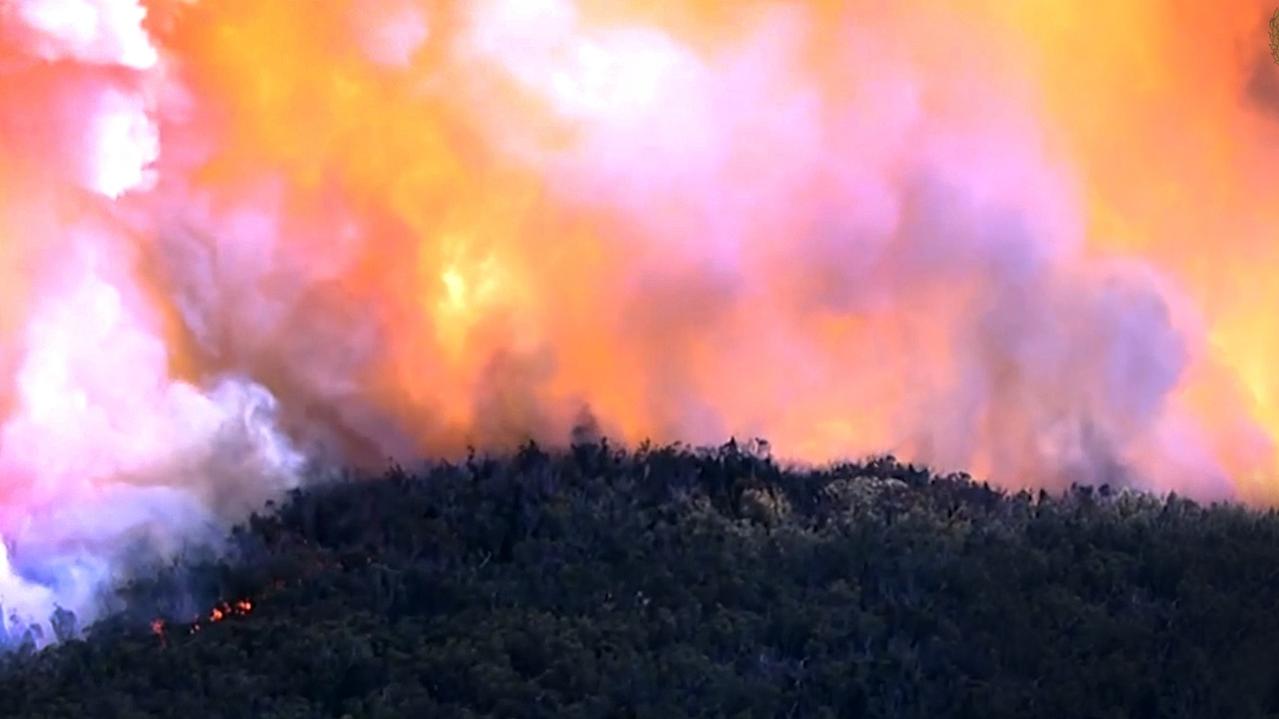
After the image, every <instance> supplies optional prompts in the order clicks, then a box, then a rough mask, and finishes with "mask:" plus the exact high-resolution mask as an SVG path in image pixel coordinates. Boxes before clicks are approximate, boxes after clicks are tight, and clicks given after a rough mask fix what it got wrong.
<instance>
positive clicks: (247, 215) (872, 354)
mask: <svg viewBox="0 0 1279 719" xmlns="http://www.w3.org/2000/svg"><path fill="white" fill-rule="evenodd" d="M1271 14H1272V8H1269V7H1267V6H1266V5H1265V4H1264V3H1260V2H1252V1H1249V0H1229V1H1224V2H1221V3H1217V4H1214V5H1211V6H1210V5H1206V4H1205V5H1202V6H1191V5H1187V4H1174V5H1170V4H1168V3H1164V2H1157V1H1156V0H1149V1H1147V0H1130V1H1129V2H1125V3H1118V4H1112V5H1109V6H1106V7H1095V6H1090V5H1087V4H1080V3H1077V2H1067V1H1066V0H1036V2H1032V3H1006V2H995V1H993V0H970V1H966V2H963V3H958V4H951V5H947V6H946V7H942V6H939V5H938V4H936V3H925V2H920V3H892V4H888V5H885V4H884V3H872V2H818V1H814V2H809V3H807V4H800V3H782V2H770V1H767V0H747V1H745V2H736V3H721V2H689V1H688V0H681V1H680V2H651V1H648V2H639V1H638V0H635V1H627V0H610V1H609V2H603V1H595V0H579V1H577V2H574V1H572V0H474V1H473V2H449V1H446V0H360V1H358V2H357V1H356V0H333V1H332V2H323V3H317V2H302V1H301V0H281V1H279V2H262V1H261V0H219V1H218V2H212V1H211V0H150V1H148V2H143V3H141V4H139V3H138V2H136V0H9V1H8V2H7V3H0V75H2V76H3V79H4V83H3V85H2V87H3V89H0V133H2V134H0V233H3V234H0V238H2V239H0V300H2V302H0V375H2V376H3V377H4V379H5V381H4V383H3V385H2V386H3V391H2V392H0V410H2V411H3V412H4V416H5V417H6V419H5V423H4V426H3V430H2V433H3V434H2V435H0V442H2V443H0V483H2V484H0V491H2V492H3V498H4V502H3V506H0V534H2V535H3V536H4V537H5V539H6V542H7V543H8V544H9V545H10V551H11V554H12V556H13V560H14V568H13V569H12V570H11V571H10V572H9V573H8V574H9V579H7V580H6V581H7V582H8V584H6V585H5V586H7V587H9V588H8V589H4V588H3V587H0V589H4V591H5V592H10V593H17V594H21V595H22V596H24V597H26V599H24V600H23V601H25V602H27V604H29V605H31V606H40V605H41V604H42V603H47V602H48V601H49V596H50V595H53V596H57V597H60V598H62V599H63V601H64V604H65V603H66V596H67V594H68V593H77V592H78V593H84V592H86V591H87V590H86V589H85V587H86V586H95V584H94V582H89V583H88V584H87V585H86V580H85V579H84V577H86V576H92V577H98V578H100V577H103V576H110V575H111V573H112V572H113V571H114V570H115V568H116V566H117V555H118V554H119V552H120V547H121V546H122V544H123V543H124V542H125V540H124V537H126V536H127V537H134V536H136V535H137V534H138V533H142V534H144V535H146V536H148V537H150V539H151V540H152V541H155V540H159V541H161V543H162V544H163V542H165V541H168V542H176V541H178V540H179V539H182V538H187V537H189V536H190V532H191V531H194V530H193V529H192V527H197V526H198V527H204V526H208V524H209V523H210V522H216V521H221V520H225V519H226V518H233V517H235V516H238V515H237V513H238V512H242V511H243V509H244V508H245V507H247V506H253V505H254V504H255V503H257V502H260V501H261V500H262V499H263V498H264V497H266V496H270V494H271V493H272V492H275V491H278V490H279V489H280V488H282V487H287V486H291V485H292V484H293V483H295V482H296V481H297V472H298V468H299V467H300V463H301V461H302V458H303V457H304V456H306V455H308V454H311V455H316V454H320V453H322V452H324V451H332V452H335V453H336V454H337V456H338V457H340V458H341V459H342V460H344V461H360V460H364V459H371V460H374V461H382V460H383V459H384V458H385V457H386V456H388V455H390V456H397V457H412V456H421V455H449V454H453V453H457V452H460V451H463V450H464V448H465V447H467V446H468V445H474V446H479V447H482V448H485V449H501V448H505V447H509V446H511V445H512V444H513V443H515V442H519V441H521V440H523V439H526V438H529V437H533V438H536V439H539V440H542V441H544V442H549V443H553V444H554V443H561V442H564V441H567V439H568V437H569V435H570V431H571V429H572V428H573V427H574V426H575V425H576V424H578V423H580V422H582V421H583V418H584V417H586V416H588V414H589V417H590V418H592V419H593V421H595V422H597V423H598V426H599V429H600V430H601V431H603V432H604V433H606V434H607V435H609V436H611V437H617V438H620V439H623V440H627V441H631V442H635V441H640V440H643V439H654V440H657V441H672V440H677V441H685V442H690V443H699V444H700V443H709V442H719V441H722V440H723V439H725V438H727V437H728V436H729V435H737V436H761V437H766V438H768V439H769V440H770V441H771V442H772V444H773V447H774V448H775V450H776V451H777V452H778V453H779V454H780V455H783V456H785V457H787V458H791V459H798V460H805V461H824V460H828V459H832V458H836V457H845V456H856V455H861V454H865V453H870V452H883V451H892V452H895V453H897V454H899V455H900V456H903V457H907V458H910V459H912V460H918V461H923V462H928V463H932V464H934V465H939V466H941V467H944V468H948V469H950V468H967V469H971V470H973V471H975V472H976V473H979V474H982V475H987V476H990V477H992V478H993V479H995V480H996V481H998V482H1000V483H1002V484H1004V485H1006V486H1013V487H1021V486H1049V487H1052V486H1060V485H1061V484H1062V483H1065V482H1069V481H1075V480H1080V481H1126V482H1131V483H1133V484H1136V485H1138V486H1141V487H1144V488H1148V489H1154V490H1159V491H1164V490H1176V491H1179V492H1188V493H1190V494H1192V495H1195V496H1200V497H1211V498H1218V497H1232V498H1239V499H1243V500H1246V501H1251V502H1258V503H1270V502H1273V501H1274V500H1275V499H1276V498H1277V497H1279V481H1276V477H1277V476H1279V475H1277V473H1276V470H1279V467H1277V466H1276V465H1277V462H1276V459H1277V458H1276V455H1275V451H1276V450H1275V446H1274V439H1275V437H1276V436H1277V435H1279V381H1277V380H1274V379H1273V378H1272V377H1271V370H1270V368H1271V367H1273V366H1275V365H1276V362H1277V361H1279V323H1276V322H1275V321H1273V320H1272V319H1271V313H1272V311H1273V308H1275V307H1276V306H1279V288H1277V286H1276V285H1275V283H1273V282H1271V281H1270V277H1269V273H1270V272H1271V269H1272V268H1273V267H1275V266H1276V265H1277V264H1279V242H1277V241H1276V240H1279V237H1276V229H1275V228H1277V227H1279V182H1277V180H1279V169H1277V168H1279V66H1276V64H1275V63H1274V62H1272V60H1271V58H1270V55H1269V49H1268V44H1267V38H1268V30H1267V23H1268V20H1269V18H1270V16H1271ZM104 503H107V504H109V506H111V507H113V508H115V510H116V511H114V512H110V513H107V514H109V515H110V516H111V517H112V519H110V520H99V519H96V518H95V519H93V520H91V521H90V520H88V519H86V518H87V517H89V516H90V515H93V514H94V513H93V512H91V511H90V508H95V507H101V506H103V505H104ZM84 547H90V548H91V549H90V550H87V551H86V550H84V549H83V548H84ZM51 566H52V567H55V569H49V567H51ZM36 576H40V577H45V579H40V580H37V579H34V578H33V577H36ZM48 577H53V579H49V578H48ZM95 581H96V580H95ZM76 596H80V594H76ZM86 596H87V595H86ZM85 601H87V600H85ZM81 603H82V604H83V603H84V602H83V601H82V602H81Z"/></svg>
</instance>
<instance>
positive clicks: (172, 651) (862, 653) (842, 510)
mask: <svg viewBox="0 0 1279 719" xmlns="http://www.w3.org/2000/svg"><path fill="white" fill-rule="evenodd" d="M232 542H233V545H234V552H233V553H232V555H231V558H230V559H226V560H220V561H216V562H215V561H206V562H193V563H186V564H181V565H176V566H174V567H171V568H170V569H169V570H168V571H165V572H161V573H158V574H156V575H155V577H153V578H151V579H149V580H148V581H146V582H138V583H135V584H133V585H131V586H130V587H128V588H126V589H125V590H124V592H123V596H124V598H125V599H127V601H128V607H129V609H128V611H126V612H124V613H121V614H120V615H118V616H116V617H113V618H112V619H110V620H108V621H105V622H101V623H99V624H98V625H96V626H95V627H94V628H93V629H92V630H91V631H90V632H89V634H88V636H87V637H85V638H81V639H74V640H71V641H67V642H63V643H61V644H59V645H57V646H56V647H54V648H52V649H50V650H47V651H43V652H31V651H26V652H20V653H18V654H15V655H12V656H11V657H10V658H9V659H7V660H5V666H4V667H2V668H0V716H5V717H76V718H77V719H78V718H80V717H85V716H93V717H104V718H111V717H118V718H121V719H123V718H126V717H128V718H132V717H168V716H173V717H185V718H187V719H189V718H191V717H201V718H202V719H204V718H207V719H216V718H219V717H221V718H225V719H240V718H241V717H261V718H263V719H284V718H286V717H287V718H296V719H302V718H304V717H305V718H306V719H312V718H313V717H628V716H629V717H654V718H660V719H667V718H670V717H720V716H726V717H883V718H885V719H887V718H890V717H891V718H893V719H909V718H913V717H919V718H921V719H922V718H924V717H927V718H928V719H934V718H935V717H943V716H945V717H971V718H973V719H977V718H980V719H999V718H1002V717H1009V718H1012V717H1017V718H1019V719H1020V718H1023V717H1051V718H1053V719H1058V718H1059V717H1115V718H1116V719H1117V718H1119V717H1125V718H1130V717H1131V718H1142V717H1151V718H1153V717H1160V718H1163V719H1176V718H1185V719H1202V718H1203V717H1279V661H1276V658H1277V657H1279V517H1277V516H1276V514H1275V513H1274V512H1257V511H1251V510H1246V509H1243V508H1239V507H1233V506H1214V507H1204V506H1200V505H1197V504H1195V503H1193V502H1190V501H1187V500H1184V499H1180V498H1176V497H1168V498H1162V499H1161V498H1154V497H1151V496H1147V495H1142V494H1134V493H1128V492H1116V491H1111V490H1109V489H1108V488H1099V489H1096V490H1093V489H1085V488H1076V489H1073V490H1071V491H1070V492H1067V493H1065V494H1064V495H1056V496H1050V495H1047V494H1044V493H1035V494H1031V493H1026V492H1022V493H1017V494H1009V493H1005V492H1001V491H998V490H996V489H992V488H990V487H987V486H985V485H982V484H978V483H974V482H973V481H971V480H970V479H969V478H968V477H966V476H948V477H939V476H935V475H933V474H931V473H929V472H927V471H925V470H923V469H919V468H915V467H910V466H904V465H902V464H899V463H897V462H895V461H893V460H892V459H880V460H875V461H870V462H865V463H859V464H847V465H840V466H834V467H828V468H822V469H815V470H811V471H789V470H785V469H783V468H781V467H779V466H778V465H777V464H775V463H774V462H772V461H770V460H769V459H768V457H767V454H766V452H764V451H761V447H759V446H752V447H749V448H746V447H739V446H738V445H736V444H730V445H728V446H725V447H722V448H719V449H718V450H715V451H693V450H688V449H685V448H680V447H666V448H651V447H644V448H640V449H638V450H636V451H626V450H622V449H617V448H614V447H611V446H609V445H608V444H606V443H594V444H588V445H583V446H578V447H575V448H573V449H572V450H571V451H568V452H565V453H554V454H548V453H544V452H542V451H540V450H538V449H537V448H536V447H532V446H530V447H527V448H525V449H524V450H523V451H521V452H519V453H518V454H516V455H515V456H512V457H509V458H504V459H490V458H483V457H474V458H472V459H471V460H469V461H467V462H464V463H461V464H456V465H449V464H437V465H432V466H429V467H425V468H423V469H422V470H420V471H412V472H410V471H407V470H404V469H400V468H396V469H394V470H392V471H390V472H388V473H387V474H386V475H385V476H383V477H381V478H380V479H364V480H355V479H352V480H349V481H342V482H335V483H330V484H326V485H324V486H319V487H315V488H312V489H309V490H306V491H301V492H295V493H294V494H292V495H291V496H289V497H288V498H287V500H285V501H283V502H282V503H281V505H280V506H278V507H270V508H269V509H268V510H267V511H265V512H264V513H263V514H261V515H259V516H254V517H253V518H251V519H250V520H249V521H248V522H247V523H246V524H245V525H244V526H243V527H241V528H239V529H238V530H236V532H235V533H234V535H233V537H232ZM215 601H225V602H227V604H223V605H220V606H225V607H228V608H230V607H244V608H245V609H244V610H243V611H228V612H227V613H226V615H225V616H216V615H213V614H205V613H202V614H201V615H200V617H199V621H198V623H197V622H194V621H193V620H195V619H196V617H195V616H194V614H193V612H192V610H191V607H193V606H201V603H202V602H203V603H206V604H207V605H208V606H213V602H215ZM239 601H244V602H245V603H244V604H234V603H235V602H239ZM250 601H251V606H252V610H251V611H249V610H248V609H247V608H248V607H249V606H250V604H249V602H250ZM161 616H163V617H165V618H166V621H165V622H164V623H162V624H161V623H159V622H156V623H153V622H152V620H153V619H155V618H156V617H161ZM214 618H217V619H220V621H216V622H215V621H212V619H214Z"/></svg>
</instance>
